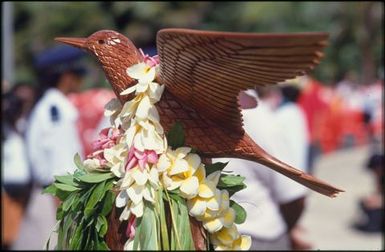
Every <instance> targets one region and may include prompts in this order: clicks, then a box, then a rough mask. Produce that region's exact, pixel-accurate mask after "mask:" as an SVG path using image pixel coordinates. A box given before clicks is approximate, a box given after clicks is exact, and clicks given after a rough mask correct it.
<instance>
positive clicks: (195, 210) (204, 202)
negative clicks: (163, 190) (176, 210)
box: [187, 171, 221, 217]
mask: <svg viewBox="0 0 385 252" xmlns="http://www.w3.org/2000/svg"><path fill="white" fill-rule="evenodd" d="M220 175H221V172H220V171H215V172H213V173H211V174H210V175H208V176H207V178H206V179H204V180H203V181H202V182H201V183H200V184H199V188H198V197H195V198H193V199H192V200H189V201H188V202H187V205H188V207H189V212H190V214H191V215H192V216H195V217H198V216H202V215H203V214H204V213H205V212H206V209H207V208H209V209H210V210H214V211H218V210H219V207H220V204H221V192H220V191H219V190H218V189H216V186H217V184H218V181H219V177H220Z"/></svg>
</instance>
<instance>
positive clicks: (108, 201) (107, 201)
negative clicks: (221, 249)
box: [101, 191, 116, 216]
mask: <svg viewBox="0 0 385 252" xmlns="http://www.w3.org/2000/svg"><path fill="white" fill-rule="evenodd" d="M115 196H116V195H115V194H114V193H113V192H112V191H107V193H106V196H105V197H104V200H103V202H104V204H103V208H102V211H101V214H102V215H104V216H106V215H107V214H109V213H110V212H111V209H112V207H113V205H114V202H115Z"/></svg>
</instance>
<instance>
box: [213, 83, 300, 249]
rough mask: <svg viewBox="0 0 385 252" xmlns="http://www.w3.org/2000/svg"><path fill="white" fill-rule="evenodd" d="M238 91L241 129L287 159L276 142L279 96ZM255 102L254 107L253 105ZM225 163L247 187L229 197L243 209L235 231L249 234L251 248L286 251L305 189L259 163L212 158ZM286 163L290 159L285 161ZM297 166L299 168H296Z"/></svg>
mask: <svg viewBox="0 0 385 252" xmlns="http://www.w3.org/2000/svg"><path fill="white" fill-rule="evenodd" d="M258 95H259V97H257V95H256V92H255V90H248V91H247V92H241V93H240V97H239V102H240V105H241V108H242V115H243V122H244V129H245V131H246V132H247V134H249V136H250V137H251V138H252V139H253V140H254V141H255V142H256V143H257V144H258V145H260V146H261V147H262V148H264V149H265V150H266V151H267V152H268V153H270V154H272V155H273V156H275V157H277V158H278V159H281V160H283V161H286V162H288V160H289V159H290V157H289V156H288V155H289V154H288V153H287V152H286V151H285V150H286V147H285V146H284V145H282V143H281V142H280V139H281V136H280V130H279V128H278V126H277V122H276V118H275V115H274V110H273V109H274V108H275V107H276V106H277V105H278V104H279V101H280V100H279V96H277V94H276V93H271V92H269V91H267V90H266V89H260V90H259V93H258ZM257 103H258V106H257V107H256V105H257ZM218 161H220V162H227V161H230V162H229V163H228V165H227V166H226V168H225V170H227V171H234V172H235V173H237V174H240V175H241V176H244V177H245V178H246V179H245V184H246V185H247V188H246V189H244V190H242V191H240V192H238V193H236V194H235V195H234V196H233V198H234V199H235V200H236V201H237V202H238V203H239V204H240V205H241V206H242V207H243V208H244V209H245V210H246V211H247V219H246V221H245V222H244V223H243V224H241V225H239V226H238V228H239V231H240V232H241V233H244V234H248V235H250V236H251V237H252V246H251V248H250V249H251V250H289V249H291V248H292V247H291V241H290V231H291V229H292V228H293V227H294V226H295V224H296V222H297V221H298V219H299V217H300V215H301V213H302V211H303V207H304V198H305V196H306V192H307V189H306V188H305V187H303V186H302V185H300V184H298V183H296V182H294V181H292V180H290V179H289V178H286V177H285V176H283V175H281V174H279V173H277V172H275V171H273V170H271V169H269V168H267V167H264V166H263V165H260V164H257V163H254V162H251V161H247V160H241V159H230V160H229V159H225V158H221V159H214V160H213V162H218ZM288 164H290V162H288ZM299 168H301V167H299Z"/></svg>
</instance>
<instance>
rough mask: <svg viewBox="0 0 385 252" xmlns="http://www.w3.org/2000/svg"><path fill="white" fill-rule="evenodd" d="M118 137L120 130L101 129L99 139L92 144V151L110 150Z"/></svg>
mask: <svg viewBox="0 0 385 252" xmlns="http://www.w3.org/2000/svg"><path fill="white" fill-rule="evenodd" d="M110 132H111V133H110ZM109 133H110V135H109ZM120 135H121V133H120V130H118V129H115V128H104V129H102V130H101V131H100V133H99V137H100V138H99V139H98V140H96V141H94V142H93V143H92V149H93V151H97V150H104V149H106V148H111V147H112V146H114V145H115V144H116V140H117V138H118V137H119V136H120Z"/></svg>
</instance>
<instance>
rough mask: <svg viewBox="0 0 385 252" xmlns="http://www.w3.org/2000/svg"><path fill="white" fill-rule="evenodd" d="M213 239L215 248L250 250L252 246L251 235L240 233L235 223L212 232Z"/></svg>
mask: <svg viewBox="0 0 385 252" xmlns="http://www.w3.org/2000/svg"><path fill="white" fill-rule="evenodd" d="M211 241H212V242H213V244H214V248H215V250H248V249H250V247H251V237H250V236H248V235H240V234H239V232H238V230H237V228H236V226H235V225H233V226H231V227H230V228H223V229H221V230H220V231H219V232H217V233H214V234H212V235H211Z"/></svg>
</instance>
